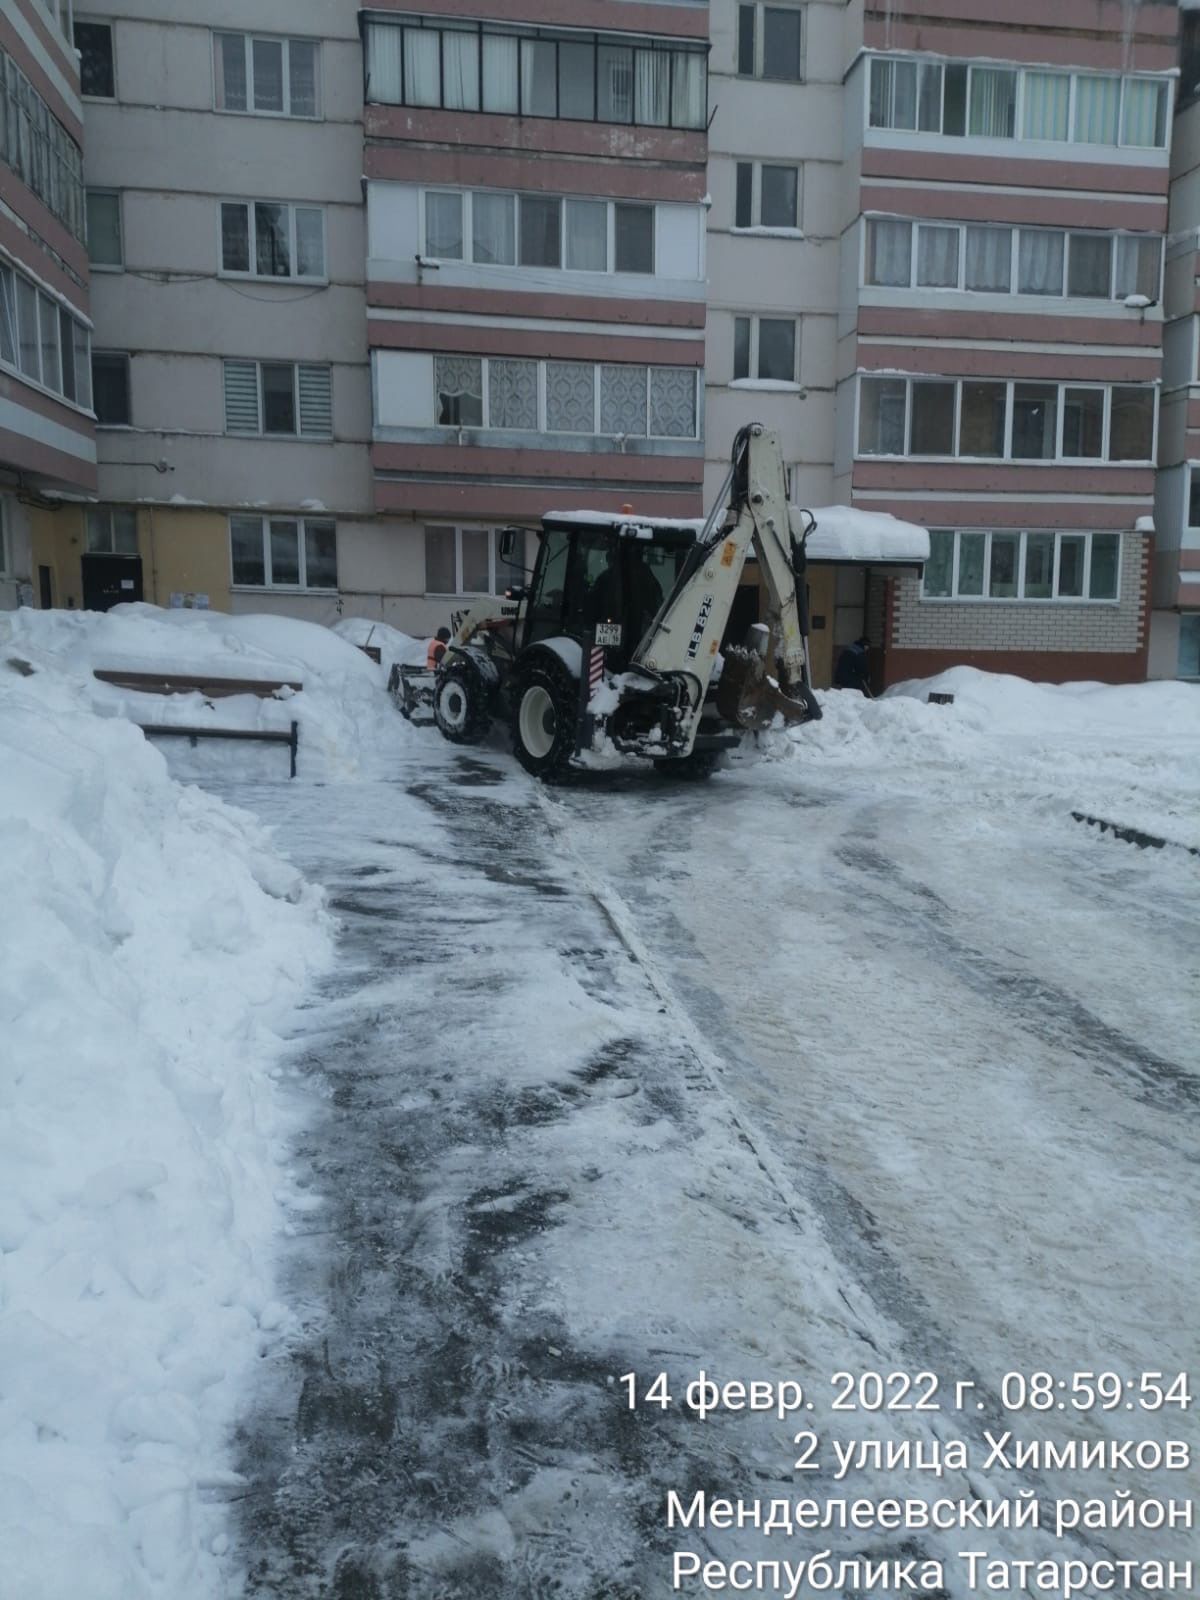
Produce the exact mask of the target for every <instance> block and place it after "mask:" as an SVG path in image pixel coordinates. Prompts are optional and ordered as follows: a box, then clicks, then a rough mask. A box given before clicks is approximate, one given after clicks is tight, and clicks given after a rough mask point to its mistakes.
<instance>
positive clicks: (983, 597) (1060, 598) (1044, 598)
mask: <svg viewBox="0 0 1200 1600" xmlns="http://www.w3.org/2000/svg"><path fill="white" fill-rule="evenodd" d="M930 532H931V533H949V534H951V535H952V537H953V539H954V558H953V561H952V562H951V569H950V593H949V594H926V593H925V572H924V569H922V572H921V600H922V602H923V603H925V604H927V605H943V606H944V605H956V606H957V605H992V606H1012V605H1027V606H1050V605H1062V606H1119V605H1120V603H1121V557H1122V554H1123V551H1122V535H1121V533H1120V531H1119V530H1118V529H1116V528H1096V529H1088V528H933V529H930ZM964 534H967V535H971V536H976V537H982V539H983V541H984V544H983V581H984V585H985V587H986V586H987V585H988V584H990V582H991V572H992V539H993V538H994V537H1000V538H1006V539H1011V538H1015V539H1016V540H1017V592H1016V594H1012V595H992V594H986V593H985V594H959V592H958V579H959V570H960V565H961V553H962V538H963V535H964ZM1031 534H1034V535H1037V536H1039V537H1040V536H1043V535H1045V536H1048V537H1052V538H1053V539H1054V562H1053V579H1052V582H1051V588H1050V593H1049V594H1048V595H1027V594H1026V593H1025V562H1026V550H1027V548H1028V540H1029V537H1030V535H1031ZM1097 538H1115V539H1116V540H1117V566H1116V579H1117V581H1116V593H1115V594H1114V595H1104V596H1101V597H1100V598H1098V599H1097V598H1094V597H1093V596H1092V594H1091V592H1090V591H1091V587H1092V541H1093V540H1094V539H1097ZM1064 539H1082V540H1083V541H1084V552H1083V593H1082V594H1077V595H1076V594H1065V595H1064V594H1059V592H1058V588H1059V576H1060V570H1061V564H1062V541H1063V540H1064Z"/></svg>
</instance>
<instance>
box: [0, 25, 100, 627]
mask: <svg viewBox="0 0 1200 1600" xmlns="http://www.w3.org/2000/svg"><path fill="white" fill-rule="evenodd" d="M71 31H72V30H71V17H70V8H69V6H68V4H67V3H66V0H0V609H11V608H12V607H14V606H16V605H29V604H34V603H37V604H40V605H43V606H50V605H53V604H55V603H56V601H57V598H58V597H57V594H56V591H55V587H54V581H53V574H52V573H51V572H49V571H47V570H46V568H45V567H44V566H43V565H40V564H39V563H38V562H37V561H35V559H34V550H33V518H34V517H35V516H36V515H37V507H38V506H39V505H40V504H48V503H50V501H49V497H50V496H56V495H59V494H63V493H77V494H87V493H90V492H93V491H94V490H95V487H96V446H95V432H94V428H93V425H92V416H91V361H90V339H91V317H90V311H89V294H88V262H87V253H86V250H85V247H84V242H83V241H84V236H85V220H84V198H83V166H82V142H83V115H82V106H81V102H80V92H79V69H78V65H77V62H76V57H75V51H74V48H73V44H72V39H71Z"/></svg>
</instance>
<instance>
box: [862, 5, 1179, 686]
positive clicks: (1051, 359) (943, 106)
mask: <svg viewBox="0 0 1200 1600" xmlns="http://www.w3.org/2000/svg"><path fill="white" fill-rule="evenodd" d="M847 18H848V22H849V23H850V25H851V26H858V25H860V26H861V35H859V37H858V43H859V48H858V49H857V50H856V51H855V53H854V55H853V59H852V60H851V61H850V63H849V67H848V72H847V77H846V85H845V100H844V110H845V135H844V157H845V168H844V172H845V206H846V214H845V225H844V231H843V235H842V268H841V274H840V281H841V286H842V295H843V303H842V307H841V310H840V316H839V341H838V351H839V354H838V407H837V421H838V431H837V440H836V445H835V485H836V492H837V497H838V498H839V499H847V500H851V501H852V502H853V503H854V504H856V505H860V506H863V507H865V508H869V509H873V510H886V511H891V512H893V513H894V514H896V515H899V516H902V517H906V518H908V519H909V520H911V521H915V522H917V523H920V524H922V525H924V526H926V527H928V528H929V529H930V530H931V557H930V560H929V562H928V563H927V564H926V566H925V569H924V573H923V574H921V575H918V574H916V573H909V574H905V575H901V576H896V577H892V578H888V579H886V580H883V581H880V582H878V583H873V584H872V585H871V586H870V592H869V594H868V617H869V622H868V631H869V632H870V633H871V635H872V638H873V642H874V643H875V644H876V646H877V647H879V649H880V654H881V660H880V661H879V662H878V663H877V665H878V668H879V671H880V675H881V676H882V679H883V681H884V682H895V681H897V680H899V679H903V678H907V677H919V676H925V675H928V674H930V673H932V672H936V671H937V670H939V669H940V668H942V667H944V666H947V665H949V664H951V663H953V662H968V663H970V664H972V665H975V666H979V667H983V668H989V669H991V670H997V671H1009V672H1015V673H1019V674H1021V675H1024V676H1027V677H1032V678H1041V679H1048V680H1052V681H1054V680H1061V679H1065V678H1080V679H1096V680H1100V681H1107V682H1119V681H1130V680H1135V679H1140V678H1144V677H1145V675H1146V670H1147V660H1148V631H1149V630H1148V624H1149V576H1150V567H1151V560H1152V554H1153V500H1154V468H1155V449H1156V437H1157V418H1158V399H1159V387H1160V380H1161V357H1162V309H1161V301H1162V290H1161V281H1162V255H1163V235H1164V231H1165V227H1166V220H1167V187H1168V174H1169V144H1170V128H1171V115H1172V94H1173V88H1174V72H1175V67H1176V48H1177V46H1176V39H1177V28H1178V13H1177V11H1176V8H1175V7H1174V6H1173V5H1166V4H1155V3H1147V4H1143V5H1141V6H1138V7H1137V8H1133V7H1127V6H1123V5H1118V4H1110V3H1101V4H1097V3H1096V0H1062V3H1061V4H1059V5H1058V6H1056V7H1055V8H1054V9H1053V13H1052V14H1051V13H1050V12H1049V11H1048V10H1047V8H1046V7H1045V6H1042V5H1039V4H1037V3H1036V0H1012V3H1011V4H1009V5H1008V6H1007V7H1005V8H1003V11H1002V12H1000V11H998V10H997V8H995V7H988V6H984V5H981V4H978V3H976V0H923V3H921V4H911V5H907V6H905V5H888V6H886V7H885V6H883V5H871V4H866V5H863V4H862V3H861V0H859V3H857V4H854V5H851V6H850V7H848V9H847Z"/></svg>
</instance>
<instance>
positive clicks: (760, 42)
mask: <svg viewBox="0 0 1200 1600" xmlns="http://www.w3.org/2000/svg"><path fill="white" fill-rule="evenodd" d="M743 3H745V4H748V5H753V7H754V71H753V72H751V73H744V72H742V70H741V66H740V62H739V56H740V54H741V20H742V5H741V4H739V5H738V7H737V13H736V15H735V17H734V29H733V75H734V77H735V78H744V79H746V81H748V82H750V81H754V82H759V83H806V82H807V81H808V7H807V5H804V4H799V3H797V0H743ZM764 11H797V12H799V14H800V76H799V77H798V78H768V77H766V76H765V75H764V73H763V57H764V54H765V50H766V43H765V40H766V28H765V27H764V25H763V12H764Z"/></svg>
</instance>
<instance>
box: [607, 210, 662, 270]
mask: <svg viewBox="0 0 1200 1600" xmlns="http://www.w3.org/2000/svg"><path fill="white" fill-rule="evenodd" d="M613 231H614V261H615V270H616V271H617V272H651V273H652V272H653V271H654V207H653V206H641V205H632V204H629V203H627V202H623V201H618V202H617V203H616V204H615V205H614V207H613ZM600 270H603V268H601V269H600Z"/></svg>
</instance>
